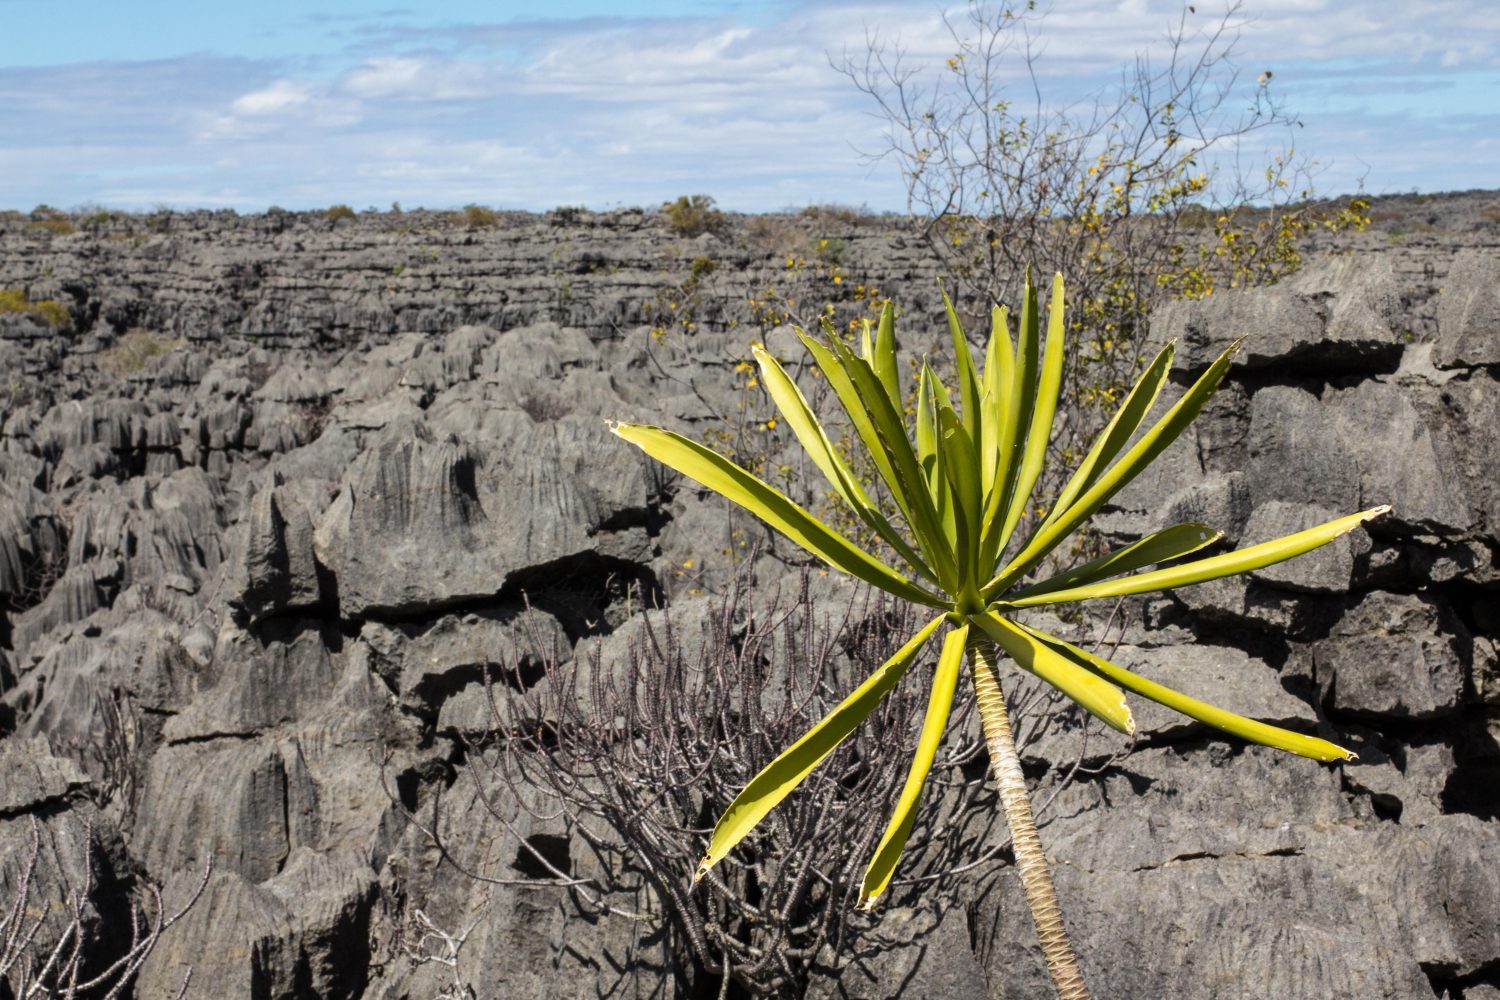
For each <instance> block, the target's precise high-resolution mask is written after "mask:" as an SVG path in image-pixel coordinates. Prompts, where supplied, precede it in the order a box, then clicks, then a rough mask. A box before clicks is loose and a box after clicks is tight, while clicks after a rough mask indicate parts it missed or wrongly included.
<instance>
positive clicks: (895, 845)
mask: <svg viewBox="0 0 1500 1000" xmlns="http://www.w3.org/2000/svg"><path fill="white" fill-rule="evenodd" d="M968 637H969V626H967V625H964V626H961V627H959V628H956V629H954V630H953V631H951V632H949V633H948V635H947V638H946V639H945V640H944V641H943V652H942V655H941V656H939V657H938V666H937V673H936V674H934V675H933V678H932V692H931V694H929V695H928V698H927V715H926V716H925V717H924V718H923V720H922V735H921V736H920V737H918V739H917V752H916V753H915V754H914V755H913V756H912V759H911V770H910V771H908V772H907V775H906V784H905V786H903V787H902V789H901V797H900V798H899V799H898V800H897V802H896V809H895V811H894V812H893V813H892V814H891V821H890V824H889V825H888V826H887V827H886V829H885V835H884V836H882V837H881V838H880V845H879V846H878V847H876V848H875V857H874V858H872V859H871V860H870V866H869V867H868V868H867V869H865V881H864V887H863V888H862V889H861V890H860V894H859V909H861V910H868V909H870V908H871V907H873V906H874V904H875V900H876V899H877V898H878V897H879V896H880V895H881V893H883V892H885V890H886V888H887V887H888V886H889V885H890V884H891V876H892V875H893V874H895V871H896V864H897V862H899V861H900V860H901V851H902V850H903V849H904V848H905V847H906V841H907V838H909V837H910V836H911V828H912V823H913V822H914V821H915V819H916V816H917V806H918V804H919V803H920V802H921V799H922V788H923V786H925V785H926V784H927V775H928V773H929V772H930V771H931V770H932V762H933V760H935V759H936V758H937V749H938V744H940V743H941V742H942V741H943V732H944V731H945V730H946V729H947V728H948V713H949V712H950V711H951V710H952V708H953V692H954V690H955V689H956V688H957V687H958V672H959V667H960V666H961V665H962V664H963V659H964V648H965V647H964V643H965V642H967V641H968Z"/></svg>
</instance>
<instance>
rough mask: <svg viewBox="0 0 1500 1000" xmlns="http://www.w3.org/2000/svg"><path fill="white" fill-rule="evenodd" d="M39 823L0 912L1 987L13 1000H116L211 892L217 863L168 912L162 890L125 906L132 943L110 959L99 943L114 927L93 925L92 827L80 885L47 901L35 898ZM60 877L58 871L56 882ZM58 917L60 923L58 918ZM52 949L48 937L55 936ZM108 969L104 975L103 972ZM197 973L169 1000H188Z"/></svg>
mask: <svg viewBox="0 0 1500 1000" xmlns="http://www.w3.org/2000/svg"><path fill="white" fill-rule="evenodd" d="M42 830H43V827H42V824H41V823H40V822H38V820H37V819H36V817H35V816H33V817H31V845H30V847H29V849H28V850H27V852H26V856H25V859H24V860H23V861H22V863H21V867H20V869H19V872H18V873H16V875H15V884H14V888H13V890H12V893H11V900H10V903H9V905H8V906H7V907H6V908H5V909H4V910H3V911H0V986H6V987H8V988H9V993H8V994H7V995H9V996H13V997H15V998H16V1000H33V998H37V1000H78V998H80V997H95V996H97V997H101V998H103V1000H118V998H119V997H120V996H122V995H123V994H124V992H125V990H126V989H127V988H128V987H129V986H130V983H131V981H132V980H133V979H134V978H135V974H136V973H137V972H139V971H140V968H141V966H142V965H144V964H145V962H146V959H147V958H149V957H150V956H151V953H152V951H153V950H155V948H156V945H157V943H158V942H159V941H160V940H161V936H162V934H163V933H165V932H166V931H167V929H168V928H170V927H171V926H172V925H173V924H175V923H177V921H179V920H181V919H182V917H183V916H184V915H185V914H186V913H187V911H188V910H190V909H192V907H193V905H194V904H196V903H197V902H198V900H199V898H200V897H201V896H202V895H203V891H204V889H205V888H207V886H208V880H209V876H210V875H211V874H212V873H213V859H212V858H211V857H210V858H209V859H208V860H207V861H205V862H204V865H203V876H202V878H200V879H199V880H198V883H197V885H196V886H195V887H194V889H193V891H192V892H191V893H190V894H189V895H188V898H187V899H186V900H185V901H184V902H183V903H182V905H181V906H179V907H178V908H176V909H175V910H172V911H170V912H169V911H168V910H167V907H166V903H165V902H164V901H163V899H162V894H161V888H160V887H159V886H157V885H154V884H152V883H149V882H148V883H145V884H144V885H143V886H142V889H141V892H140V894H139V895H138V896H137V897H135V898H132V899H130V900H129V901H128V903H127V906H128V909H129V914H130V941H129V944H128V945H127V946H126V947H125V950H124V952H123V953H121V954H120V955H119V956H118V957H116V958H114V959H113V961H109V960H108V956H107V955H105V954H100V951H102V949H103V947H104V946H103V945H102V937H103V935H104V933H105V932H106V931H108V930H110V929H109V928H101V927H98V926H96V925H97V923H98V921H97V919H96V918H95V917H94V916H92V915H91V913H90V910H91V905H92V904H91V897H92V894H93V889H94V883H93V872H94V864H93V862H94V858H93V851H94V837H93V833H94V831H93V826H92V824H85V826H84V829H83V845H84V846H83V863H82V865H80V870H81V871H82V873H83V874H82V881H81V883H80V884H79V885H77V886H69V885H67V884H66V882H64V888H65V889H66V890H67V894H66V898H65V899H63V900H61V901H58V900H48V899H43V898H40V897H38V895H37V893H36V876H37V868H38V864H39V862H40V861H41V858H42ZM60 874H61V873H60V872H59V875H60ZM59 910H60V911H61V921H60V925H59V921H58V920H57V919H56V918H54V917H53V914H54V913H56V912H58V911H59ZM54 935H55V940H53V941H52V942H51V944H50V947H49V946H48V944H47V942H46V940H45V939H46V938H48V937H53V936H54ZM104 962H108V964H104V965H103V967H102V968H100V965H101V964H102V963H104ZM191 978H192V970H191V969H189V970H188V972H187V974H186V975H184V976H183V980H182V984H181V986H179V987H178V990H177V992H176V994H175V995H174V996H173V998H172V1000H182V998H183V997H185V996H186V995H187V991H188V986H189V983H190V982H191Z"/></svg>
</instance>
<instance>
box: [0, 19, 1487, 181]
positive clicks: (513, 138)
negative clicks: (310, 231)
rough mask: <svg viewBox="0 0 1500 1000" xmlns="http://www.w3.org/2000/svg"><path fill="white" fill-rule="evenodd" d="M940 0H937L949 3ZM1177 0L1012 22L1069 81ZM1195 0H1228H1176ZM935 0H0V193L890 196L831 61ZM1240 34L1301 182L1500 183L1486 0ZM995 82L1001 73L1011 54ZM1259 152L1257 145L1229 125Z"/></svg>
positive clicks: (938, 30)
mask: <svg viewBox="0 0 1500 1000" xmlns="http://www.w3.org/2000/svg"><path fill="white" fill-rule="evenodd" d="M963 6H964V5H963V4H961V3H959V4H956V5H953V9H955V10H958V11H960V12H961V11H962V9H963ZM1184 6H1185V5H1184V4H1182V3H1178V2H1165V0H1071V2H1070V0H1054V2H1053V3H1052V4H1051V6H1050V8H1049V9H1048V10H1047V12H1046V16H1045V17H1044V18H1043V19H1042V20H1041V21H1040V22H1038V24H1037V26H1036V28H1035V33H1036V37H1037V39H1038V40H1039V41H1040V42H1041V43H1042V45H1043V46H1044V47H1045V52H1044V55H1043V57H1042V60H1041V62H1040V63H1039V72H1040V75H1041V82H1042V83H1043V85H1044V87H1045V88H1046V93H1047V94H1048V95H1049V96H1054V95H1055V97H1056V98H1057V99H1058V100H1076V99H1078V98H1079V97H1080V96H1083V95H1086V94H1088V93H1091V92H1093V91H1094V90H1096V89H1097V88H1101V87H1106V86H1108V85H1109V84H1110V83H1111V82H1112V81H1114V80H1116V79H1118V77H1119V74H1120V72H1121V68H1122V66H1124V65H1126V64H1127V63H1128V62H1129V61H1130V60H1131V59H1132V58H1133V56H1134V55H1135V54H1136V53H1141V52H1146V53H1154V54H1155V55H1156V57H1158V58H1160V55H1161V47H1162V39H1163V37H1164V36H1165V34H1166V32H1167V31H1168V29H1169V28H1170V27H1171V26H1172V25H1173V24H1175V23H1176V22H1177V20H1178V19H1179V18H1180V17H1182V16H1183V13H1184V10H1183V8H1184ZM1193 6H1194V8H1195V10H1194V12H1193V13H1192V14H1190V15H1188V17H1189V22H1188V23H1189V24H1190V25H1198V24H1202V25H1203V26H1204V27H1207V26H1210V25H1211V24H1213V23H1216V22H1217V20H1218V18H1219V16H1220V15H1222V13H1223V11H1224V8H1223V6H1222V0H1220V2H1218V3H1216V2H1215V0H1202V2H1199V0H1195V2H1194V4H1193ZM942 9H943V8H942V7H941V6H938V5H933V4H924V3H920V2H917V3H912V2H902V3H879V2H871V3H860V4H850V3H844V2H840V0H800V2H798V0H787V2H782V3H752V2H748V0H743V2H727V0H725V2H688V0H660V2H657V3H653V4H650V5H646V4H629V3H604V2H599V0H550V2H547V3H539V2H530V0H528V2H490V3H481V2H478V0H465V2H458V3H442V2H431V3H425V4H423V5H420V6H411V7H404V6H401V5H400V0H396V2H390V3H387V4H379V3H377V4H369V3H357V2H354V0H310V2H292V0H262V2H259V3H254V4H232V3H213V4H204V3H183V2H175V0H174V2H168V0H129V2H121V0H0V23H3V24H5V25H6V31H5V32H4V33H3V34H0V106H3V107H4V108H5V113H4V118H3V122H4V124H3V125H0V207H6V208H21V209H26V208H30V207H32V206H33V205H35V204H38V203H41V202H46V203H48V204H52V205H56V206H60V207H77V206H83V205H94V204H98V205H103V206H106V207H115V208H126V209H148V208H153V207H157V206H162V205H170V206H174V207H200V206H201V207H221V206H227V207H232V208H235V209H238V210H240V211H259V210H263V209H264V208H265V207H267V206H268V205H271V204H279V205H282V206H284V207H287V208H310V207H321V206H326V205H329V204H332V203H336V202H342V203H347V204H350V205H353V206H355V207H356V208H364V207H366V206H370V205H374V206H378V207H381V208H384V207H387V206H389V205H390V204H391V203H392V202H393V201H399V202H401V203H402V204H403V205H405V206H407V207H415V206H419V205H421V206H427V207H452V206H457V205H462V204H466V203H468V202H480V203H483V204H488V205H494V206H498V207H506V208H525V209H534V210H545V209H548V208H552V207H555V206H558V205H576V204H584V205H588V206H590V207H595V208H605V207H611V206H615V205H646V206H650V205H655V204H657V203H659V202H661V201H663V200H668V199H671V198H673V197H675V196H677V195H679V194H683V193H688V192H705V193H708V194H711V195H713V196H715V197H716V198H717V199H718V201H719V202H720V204H721V205H723V206H725V207H728V208H732V209H737V210H744V211H762V210H773V209H780V208H787V207H797V206H802V205H807V204H815V203H828V202H837V203H842V204H852V205H861V204H863V205H867V206H869V207H871V208H873V209H877V210H883V209H895V210H900V209H902V208H903V207H904V196H903V187H902V184H901V179H900V176H899V175H898V173H897V171H896V169H895V167H894V166H893V165H891V164H890V163H889V162H887V163H883V164H875V165H871V164H869V163H868V162H866V160H865V159H864V158H862V157H861V155H860V151H861V150H866V151H868V150H872V149H878V148H879V146H880V138H879V122H878V121H877V120H876V119H875V118H874V117H873V116H872V115H871V114H870V112H871V111H872V110H873V107H872V105H871V104H870V102H869V99H868V98H866V97H864V96H863V95H861V94H859V93H858V92H856V91H855V90H854V88H853V87H852V86H851V85H850V83H849V81H848V80H847V79H845V78H844V77H842V76H840V75H839V74H838V73H836V72H835V71H834V70H833V69H832V68H830V66H829V63H828V56H829V54H834V55H837V54H838V53H839V52H841V51H843V50H845V49H846V48H848V49H851V50H853V51H861V50H862V49H863V46H864V41H865V38H866V31H867V30H868V31H876V32H878V33H879V34H880V36H881V37H883V38H886V39H893V40H894V39H899V40H900V42H901V44H902V45H903V46H904V47H905V48H906V49H907V51H908V54H909V57H910V58H911V60H912V61H913V63H914V64H917V65H929V66H938V67H940V66H941V64H942V61H943V59H944V58H945V57H946V56H947V55H949V54H950V52H951V48H952V43H951V41H950V40H949V39H948V38H947V37H946V35H945V32H944V29H943V23H942V18H941V13H942ZM1234 23H1235V27H1236V30H1237V32H1238V35H1239V40H1238V42H1237V43H1236V48H1235V55H1234V61H1235V63H1236V64H1237V65H1238V66H1239V67H1240V69H1241V70H1242V71H1244V75H1245V79H1253V78H1254V77H1255V76H1256V75H1258V74H1259V73H1261V72H1263V71H1264V70H1268V69H1269V70H1272V71H1274V83H1275V86H1276V88H1277V91H1278V92H1279V94H1280V96H1281V97H1282V98H1283V99H1284V100H1285V101H1286V103H1287V105H1288V107H1289V108H1290V109H1291V110H1292V111H1294V112H1295V113H1296V114H1297V115H1298V117H1299V118H1300V120H1301V122H1302V126H1301V127H1300V128H1298V129H1297V130H1296V132H1295V141H1296V143H1297V146H1298V148H1299V150H1300V151H1301V152H1302V153H1303V154H1304V155H1308V156H1311V157H1314V158H1316V159H1317V161H1318V169H1319V170H1320V171H1321V172H1320V173H1319V175H1318V177H1317V180H1316V184H1317V187H1318V188H1319V189H1320V190H1321V191H1324V192H1327V193H1334V192H1340V191H1348V190H1352V189H1353V188H1354V187H1355V186H1356V184H1357V183H1358V182H1359V180H1360V179H1361V178H1363V180H1364V184H1365V186H1366V187H1367V189H1369V190H1370V191H1373V192H1376V193H1380V192H1387V191H1409V190H1413V189H1415V190H1420V191H1443V190H1458V189H1464V188H1473V187H1489V188H1495V187H1500V168H1497V167H1496V164H1497V163H1500V110H1497V108H1500V99H1497V98H1500V4H1494V3H1489V2H1478V0H1462V2H1459V0H1410V2H1406V3H1402V4H1396V3H1385V2H1378V3H1372V2H1354V0H1246V3H1245V4H1244V5H1243V6H1242V7H1241V8H1240V10H1239V11H1238V12H1237V13H1236V14H1235V15H1234ZM1017 82H1018V83H1019V82H1021V81H1019V80H1018V81H1017ZM1250 152H1251V153H1252V154H1254V153H1255V152H1256V151H1255V150H1253V149H1252V150H1250Z"/></svg>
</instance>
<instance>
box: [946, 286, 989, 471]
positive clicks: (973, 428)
mask: <svg viewBox="0 0 1500 1000" xmlns="http://www.w3.org/2000/svg"><path fill="white" fill-rule="evenodd" d="M943 308H944V310H945V311H946V312H947V314H948V333H949V335H950V336H951V337H952V338H953V360H954V362H955V364H956V367H957V373H958V375H957V377H958V393H959V399H960V400H962V401H963V424H964V431H965V432H966V433H967V434H968V435H969V440H970V441H973V442H974V444H975V448H976V449H977V448H979V447H980V446H982V444H983V438H984V431H983V427H982V425H981V417H980V411H979V399H980V396H981V395H983V393H982V390H981V389H980V386H979V372H978V371H976V370H975V368H974V355H973V353H972V352H971V351H970V350H969V338H968V337H967V336H965V334H964V326H963V323H962V322H961V321H960V320H959V318H958V311H957V310H956V309H954V308H953V300H952V299H950V298H948V291H947V289H943Z"/></svg>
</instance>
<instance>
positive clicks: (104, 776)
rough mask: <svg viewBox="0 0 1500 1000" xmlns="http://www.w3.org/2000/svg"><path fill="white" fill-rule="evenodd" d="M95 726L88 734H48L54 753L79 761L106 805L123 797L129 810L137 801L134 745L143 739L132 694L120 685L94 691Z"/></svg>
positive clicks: (93, 793)
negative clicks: (67, 735)
mask: <svg viewBox="0 0 1500 1000" xmlns="http://www.w3.org/2000/svg"><path fill="white" fill-rule="evenodd" d="M93 717H94V719H96V720H97V723H96V727H95V730H94V731H92V732H90V733H89V735H88V736H87V737H86V738H83V737H77V736H74V737H69V738H66V739H63V738H57V737H54V736H53V735H51V734H48V737H47V744H48V747H49V748H50V749H51V751H52V753H53V754H54V755H56V756H59V757H67V758H69V759H71V760H74V761H77V762H78V765H79V766H80V767H81V768H83V771H84V773H85V774H87V775H88V776H89V795H90V797H92V799H93V800H94V804H95V805H96V806H98V807H99V808H101V809H102V808H104V807H105V806H106V805H108V804H109V803H110V802H113V801H117V800H118V801H119V802H121V803H122V804H123V805H124V808H125V810H126V812H127V813H129V812H130V811H131V810H132V809H133V808H134V805H135V771H134V768H133V767H132V766H131V765H132V757H133V751H134V747H135V746H136V745H137V744H138V743H139V742H140V739H141V727H140V719H139V718H138V717H137V715H136V710H135V706H134V705H133V704H131V701H130V696H129V695H128V694H127V693H126V692H125V691H123V690H121V689H119V688H107V689H102V690H99V691H95V692H94V716H93Z"/></svg>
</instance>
